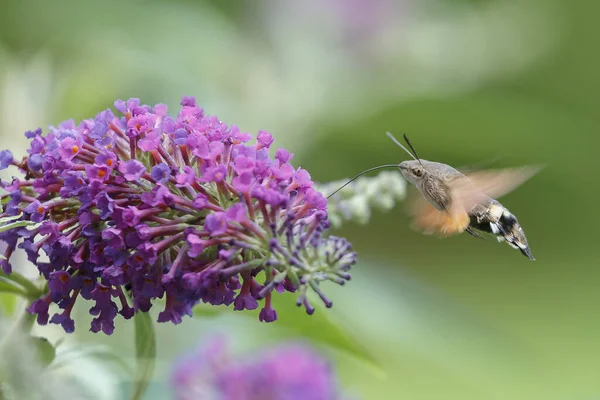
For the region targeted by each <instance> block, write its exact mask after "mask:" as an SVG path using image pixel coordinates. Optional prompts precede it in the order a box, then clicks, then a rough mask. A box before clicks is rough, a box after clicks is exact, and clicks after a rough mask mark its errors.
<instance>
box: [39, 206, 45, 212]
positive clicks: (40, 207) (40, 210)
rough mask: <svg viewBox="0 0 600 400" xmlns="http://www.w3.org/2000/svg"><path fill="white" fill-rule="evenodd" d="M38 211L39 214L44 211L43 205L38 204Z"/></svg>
mask: <svg viewBox="0 0 600 400" xmlns="http://www.w3.org/2000/svg"><path fill="white" fill-rule="evenodd" d="M38 212H39V213H40V214H41V213H43V212H44V207H42V206H39V207H38Z"/></svg>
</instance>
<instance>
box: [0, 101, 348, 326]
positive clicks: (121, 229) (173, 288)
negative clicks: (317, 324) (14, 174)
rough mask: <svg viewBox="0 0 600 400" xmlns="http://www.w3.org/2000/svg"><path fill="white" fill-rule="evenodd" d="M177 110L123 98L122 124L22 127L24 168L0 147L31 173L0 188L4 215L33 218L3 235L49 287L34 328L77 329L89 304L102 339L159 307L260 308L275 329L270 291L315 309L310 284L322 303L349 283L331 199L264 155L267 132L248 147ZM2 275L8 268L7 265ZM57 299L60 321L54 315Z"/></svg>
mask: <svg viewBox="0 0 600 400" xmlns="http://www.w3.org/2000/svg"><path fill="white" fill-rule="evenodd" d="M181 104H182V109H181V111H180V112H179V113H178V115H177V117H176V118H173V117H171V116H169V115H167V114H166V107H165V106H164V105H158V106H155V107H154V108H151V107H149V106H145V105H140V102H139V100H138V99H130V100H128V101H126V102H125V101H120V100H119V101H117V102H115V108H116V109H117V110H118V111H120V112H121V113H123V116H122V117H118V116H115V115H114V114H113V113H112V112H111V111H110V110H106V111H103V112H101V113H99V114H98V115H97V116H96V117H95V118H94V119H89V120H85V121H83V122H81V124H80V125H79V126H76V125H75V123H74V122H73V121H66V122H64V123H62V124H60V125H59V127H58V128H52V129H51V130H50V132H48V133H47V134H46V135H45V136H43V135H42V131H41V130H36V131H33V132H27V133H26V136H27V138H29V139H30V140H31V146H30V149H29V150H28V156H26V157H24V158H23V160H22V161H20V162H17V161H15V160H14V159H13V157H12V153H10V151H8V150H5V151H2V152H0V164H1V167H2V168H4V167H8V166H10V165H14V166H17V167H18V168H19V169H20V170H21V171H24V172H25V174H26V175H25V178H24V179H23V180H22V181H21V180H18V179H14V180H13V182H11V183H5V182H2V183H1V185H0V186H1V187H2V188H4V189H5V190H6V191H7V192H8V193H7V194H4V195H2V203H3V204H4V206H3V210H2V211H3V212H2V214H0V218H1V217H7V216H15V215H19V213H21V212H22V213H23V217H22V218H23V219H25V220H31V221H34V222H40V224H39V225H38V226H37V227H35V228H33V229H31V230H27V229H13V230H9V231H6V232H2V233H1V234H0V240H1V241H3V242H6V246H5V251H4V255H5V256H6V257H7V258H10V256H11V254H12V253H13V251H14V250H15V248H16V247H17V246H18V247H21V248H23V249H24V250H25V251H26V252H27V255H28V258H29V260H30V261H32V262H34V263H35V264H36V265H37V267H38V269H39V271H40V274H42V275H43V276H44V278H45V279H46V280H47V281H48V293H47V294H46V295H44V296H43V297H42V298H40V299H38V300H36V301H35V302H34V303H33V304H32V305H31V307H30V308H29V310H30V312H32V313H34V314H38V321H39V322H40V323H46V322H47V321H48V320H50V322H51V323H57V324H61V325H62V326H63V327H64V329H65V330H66V331H68V332H72V331H73V330H74V323H73V321H72V319H71V318H70V312H71V309H72V307H73V304H74V303H75V301H76V300H77V298H78V297H83V298H84V299H85V300H92V301H94V302H95V304H94V306H93V307H91V309H90V313H91V314H92V315H94V316H95V318H94V320H93V321H92V324H91V330H92V331H94V332H98V331H103V332H104V333H106V334H111V333H112V332H113V329H114V318H115V317H116V316H117V314H121V315H122V316H123V317H124V318H131V317H132V316H133V315H134V313H135V312H138V311H142V312H146V311H148V310H149V309H150V308H151V307H152V302H153V301H154V300H156V299H161V298H164V299H165V300H166V301H165V308H164V310H163V311H162V312H161V313H160V314H159V317H158V321H159V322H165V321H171V322H173V323H179V322H181V319H182V317H183V316H184V315H191V314H192V308H193V307H194V306H195V305H196V304H198V303H199V302H204V303H209V304H213V305H220V304H225V305H231V304H233V305H234V308H235V309H236V310H245V309H250V310H251V309H255V308H257V307H259V302H262V300H264V302H263V308H262V309H261V311H260V315H259V319H260V320H261V321H265V322H271V321H274V320H276V319H277V313H276V311H275V310H274V309H273V307H272V303H271V295H272V293H273V289H278V290H281V288H285V290H288V291H291V292H295V291H297V292H298V300H297V303H298V305H302V306H304V307H305V308H306V311H307V312H308V313H309V314H312V312H313V311H314V308H313V307H312V306H311V305H310V304H309V302H308V300H307V295H306V294H307V291H308V290H309V289H310V290H313V291H315V292H316V293H317V294H318V295H319V296H320V297H321V298H322V299H323V301H324V303H325V304H326V306H328V307H330V306H331V301H329V299H327V297H325V295H324V294H323V292H322V291H321V289H320V287H319V283H320V282H322V281H326V280H328V281H332V282H335V283H338V284H343V283H344V282H345V281H346V280H348V279H350V275H349V273H348V271H349V269H350V267H351V266H352V265H353V264H354V263H355V253H354V252H352V250H351V246H350V244H349V243H347V242H346V241H345V240H344V239H340V238H336V237H323V236H322V232H323V231H324V230H325V229H326V228H327V227H328V226H329V221H328V217H327V212H326V206H327V200H326V199H325V198H324V197H323V195H322V194H321V193H319V192H317V191H316V190H315V189H314V188H313V182H312V180H311V179H310V175H309V174H308V172H307V171H305V170H303V169H301V168H298V169H296V168H294V167H292V165H291V164H289V161H290V159H291V154H290V153H289V152H287V151H285V150H283V149H278V150H277V152H276V154H277V158H276V159H271V158H270V157H269V153H268V151H269V147H270V146H271V145H272V143H273V137H272V135H271V134H269V133H268V132H265V131H261V132H259V134H258V138H257V141H256V143H255V144H253V145H249V144H247V143H246V142H248V141H249V140H250V139H251V136H250V135H248V134H243V133H240V132H239V130H238V128H237V127H235V126H231V127H229V126H227V125H225V124H224V123H222V122H221V121H219V120H218V119H217V118H216V117H212V116H208V115H205V114H204V110H203V109H202V108H199V107H197V106H196V103H195V100H194V98H193V97H184V98H183V100H182V102H181ZM19 242H20V244H19ZM42 251H43V252H44V253H45V254H46V255H47V256H48V261H41V258H40V257H39V255H40V253H41V252H42ZM2 268H3V270H4V271H5V272H7V273H8V272H10V269H11V268H10V264H9V261H8V259H7V260H3V263H2ZM51 303H55V304H57V305H58V306H59V307H60V309H61V310H62V312H61V313H56V314H54V316H53V317H52V318H49V315H48V312H49V310H48V306H49V305H50V304H51ZM130 303H131V304H130Z"/></svg>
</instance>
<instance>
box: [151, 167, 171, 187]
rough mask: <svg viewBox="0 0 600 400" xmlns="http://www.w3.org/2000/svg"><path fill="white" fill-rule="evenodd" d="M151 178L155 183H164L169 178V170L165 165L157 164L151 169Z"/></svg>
mask: <svg viewBox="0 0 600 400" xmlns="http://www.w3.org/2000/svg"><path fill="white" fill-rule="evenodd" d="M151 176H152V178H153V179H154V180H155V181H156V182H160V183H166V182H167V181H168V180H169V177H170V176H171V168H169V167H168V166H167V164H165V163H160V164H157V165H155V166H154V167H152V173H151Z"/></svg>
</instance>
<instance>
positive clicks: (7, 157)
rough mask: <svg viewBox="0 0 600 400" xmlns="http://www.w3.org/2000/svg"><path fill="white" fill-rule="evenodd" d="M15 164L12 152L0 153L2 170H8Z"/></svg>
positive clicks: (4, 151)
mask: <svg viewBox="0 0 600 400" xmlns="http://www.w3.org/2000/svg"><path fill="white" fill-rule="evenodd" d="M12 162H13V154H12V152H11V151H10V150H2V151H0V169H6V168H8V166H9V165H11V164H12Z"/></svg>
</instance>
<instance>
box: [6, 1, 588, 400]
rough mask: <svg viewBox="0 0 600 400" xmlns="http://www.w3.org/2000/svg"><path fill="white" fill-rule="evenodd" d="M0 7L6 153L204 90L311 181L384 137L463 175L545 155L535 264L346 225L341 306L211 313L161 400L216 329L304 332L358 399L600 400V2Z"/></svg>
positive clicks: (198, 324)
mask: <svg viewBox="0 0 600 400" xmlns="http://www.w3.org/2000/svg"><path fill="white" fill-rule="evenodd" d="M1 9H2V11H1V12H0V145H1V146H0V147H1V148H8V147H10V148H11V149H12V150H13V152H14V153H15V154H17V155H21V154H23V153H24V149H25V146H26V142H25V139H24V137H23V132H24V131H25V130H28V129H32V128H36V127H38V126H41V127H47V126H48V125H57V124H58V123H60V122H61V121H63V120H65V119H69V118H73V119H75V120H76V121H79V120H81V119H83V118H89V117H91V116H94V115H95V114H96V113H97V112H98V111H100V110H103V109H105V108H107V107H111V106H112V103H113V101H114V100H115V99H117V98H122V99H127V98H129V97H139V98H141V100H142V102H143V103H146V104H155V103H158V102H163V103H166V104H168V105H169V106H170V108H171V110H176V109H177V108H178V103H179V99H180V98H181V96H183V95H194V96H196V98H197V101H198V103H199V104H200V105H202V106H203V107H204V108H205V109H206V111H207V112H208V113H209V114H213V115H218V116H219V117H220V118H221V119H222V120H223V121H225V122H227V123H230V124H237V125H239V126H240V127H241V128H242V130H244V131H247V132H253V133H255V132H256V131H257V130H258V129H265V130H268V131H270V132H271V133H272V134H273V135H274V136H275V138H276V145H279V146H283V147H286V148H288V149H290V150H292V151H293V152H294V153H295V154H296V157H295V159H294V162H295V164H296V165H301V166H303V167H304V168H306V169H308V170H309V171H310V172H311V174H312V177H313V179H315V180H317V181H320V182H326V181H329V180H337V179H341V178H344V177H349V176H353V175H354V174H356V173H357V172H359V171H361V170H362V169H365V168H368V167H372V166H374V165H379V164H384V163H397V162H399V161H401V160H403V159H405V158H406V155H405V154H403V153H402V152H401V150H400V149H398V148H397V147H395V146H393V145H391V143H390V142H389V141H388V139H387V138H386V137H385V135H384V132H385V131H386V130H390V131H392V132H395V133H397V134H398V135H400V134H401V133H403V132H406V133H408V134H409V135H410V137H411V138H412V140H413V142H414V144H415V145H416V146H417V149H418V151H419V153H420V154H421V156H422V157H423V158H426V159H430V160H436V161H441V162H445V163H449V164H451V165H454V166H461V165H472V164H476V165H481V166H489V167H503V166H517V165H523V164H538V163H542V164H545V165H546V168H545V169H544V170H543V171H542V172H541V173H540V174H539V175H537V176H536V177H534V178H533V179H532V180H531V181H530V182H528V183H526V184H525V185H524V186H522V187H520V188H519V189H518V190H517V191H515V192H513V193H511V194H509V195H507V196H506V197H505V198H503V199H502V201H503V203H504V204H505V205H506V206H507V207H508V208H509V209H511V211H513V212H514V213H515V214H516V215H517V216H518V217H519V220H520V222H521V223H522V225H523V226H524V228H525V230H526V232H527V234H528V238H529V242H530V245H531V247H532V251H533V254H534V256H535V257H536V258H537V261H535V262H530V261H528V260H527V259H526V258H525V257H523V256H522V255H520V254H519V253H518V252H517V251H515V250H512V249H510V248H509V247H508V246H506V245H503V244H502V245H500V244H497V243H496V242H495V241H489V240H488V241H478V240H475V239H473V238H472V237H469V236H468V235H463V236H459V237H453V238H449V239H443V240H439V239H436V238H434V237H428V236H423V235H419V234H418V233H416V232H413V231H412V230H411V229H410V228H409V227H408V226H409V221H408V219H407V217H406V215H405V212H404V210H403V207H402V204H400V205H399V206H397V207H396V208H395V209H394V210H393V211H392V212H389V213H377V212H375V213H373V215H372V218H371V221H370V223H369V224H368V225H364V226H363V225H355V224H351V223H348V224H346V225H344V226H343V227H342V228H341V229H339V230H338V231H336V232H335V233H336V234H338V235H342V236H346V237H347V238H348V239H350V240H351V241H352V242H353V243H354V245H355V247H356V249H357V250H358V251H359V255H360V263H359V264H358V266H357V267H356V268H355V271H354V274H353V277H354V279H353V281H352V282H351V283H350V284H349V285H346V287H344V288H336V287H329V288H327V289H328V292H329V293H330V297H331V298H332V299H333V300H334V303H335V306H334V307H333V308H332V309H330V310H325V309H320V310H318V312H317V315H315V316H313V317H312V318H311V317H308V316H306V315H304V314H303V313H302V312H300V311H298V310H295V309H293V310H284V311H280V321H278V322H277V323H275V324H271V325H264V324H259V323H258V321H256V319H255V318H253V317H250V318H248V317H246V316H244V315H242V314H237V313H235V314H234V313H215V314H214V315H211V313H210V312H208V310H207V311H206V312H205V313H204V314H206V315H203V316H201V317H198V318H194V319H187V320H185V321H184V323H182V324H181V325H180V326H176V327H173V326H162V325H161V326H159V327H158V345H159V364H158V366H157V370H156V373H155V377H154V381H153V383H152V387H151V391H150V392H149V393H148V394H147V396H146V398H147V399H164V398H168V396H169V388H168V380H169V368H170V367H171V365H172V362H173V360H174V359H176V358H177V357H178V356H179V355H181V354H182V353H185V352H186V351H189V349H191V348H194V347H195V346H196V345H198V343H199V342H201V341H202V340H203V339H204V338H206V337H208V336H210V335H214V334H215V332H220V333H223V332H225V333H227V334H228V335H229V336H231V337H232V338H233V339H232V340H233V342H234V344H235V346H236V348H239V349H241V350H245V349H249V348H255V349H260V348H264V347H265V346H269V345H270V344H272V343H274V342H276V341H277V342H279V341H282V340H292V339H302V340H305V341H309V342H312V343H314V345H315V346H317V347H318V348H319V349H320V350H322V351H323V354H325V355H327V356H328V357H330V358H331V359H332V360H333V362H334V365H335V366H336V368H337V371H338V373H339V377H340V382H341V384H342V385H343V386H344V388H345V389H346V390H347V391H348V392H350V393H353V394H356V395H358V396H360V397H362V398H364V399H411V400H429V399H441V398H443V399H448V400H450V399H461V400H466V399H469V400H470V399H474V400H475V399H477V400H481V399H528V400H532V399H545V400H548V399H557V400H558V399H564V400H574V399H583V400H588V399H589V400H591V399H598V398H600V323H599V322H598V321H599V320H600V313H599V312H598V310H600V290H599V288H600V271H599V269H598V265H599V263H598V260H599V251H598V245H597V240H596V239H597V236H598V233H597V228H598V226H600V224H599V222H600V221H599V217H598V211H597V210H598V205H597V198H598V196H599V195H600V190H599V188H598V185H597V181H598V178H597V177H596V174H597V171H598V166H597V162H598V157H597V148H598V145H599V144H600V139H599V137H600V136H599V128H600V126H599V122H600V116H599V115H600V114H599V113H598V104H599V101H598V93H600V72H599V71H600V52H598V38H599V35H600V28H598V22H597V16H598V15H599V13H600V3H598V2H595V1H592V0H587V1H585V0H584V1H577V2H573V1H568V0H518V1H517V0H512V1H511V0H395V1H394V0H371V1H369V0H346V1H344V0H330V1H325V2H323V1H318V0H307V1H291V0H281V1H279V0H262V1H256V2H242V1H234V0H171V1H158V0H154V1H140V0H129V1H126V2H122V1H117V0H104V1H102V2H92V1H77V0H70V1H68V0H53V1H51V2H50V1H42V0H28V1H18V0H3V1H2V3H1ZM4 172H6V171H4ZM80 311H81V315H80V317H81V318H82V320H77V321H79V322H78V325H79V326H80V327H82V328H83V327H85V325H86V324H87V322H88V320H89V318H90V317H89V316H86V315H85V310H80ZM323 314H326V316H325V315H323ZM127 325H131V324H125V325H122V326H119V327H118V328H117V330H116V333H115V335H114V336H112V337H110V338H107V337H103V336H100V335H93V334H91V333H88V332H85V329H77V332H76V333H75V334H74V335H72V336H71V337H69V338H68V340H67V341H66V342H65V345H68V344H71V345H74V344H76V343H78V344H85V345H86V346H96V347H97V346H103V348H108V349H110V350H111V351H113V352H115V353H116V354H118V355H119V356H120V357H122V358H124V359H126V360H130V359H131V358H132V356H133V339H132V329H131V327H130V326H127ZM45 333H46V334H48V335H50V336H51V337H53V336H52V335H55V336H54V338H55V340H56V339H57V338H58V337H59V333H60V332H59V331H57V330H53V329H47V330H46V331H45ZM341 338H343V339H341ZM63 373H64V374H66V375H68V376H73V377H76V379H77V380H79V382H83V383H82V385H83V386H85V387H87V388H88V389H89V391H90V392H92V393H93V396H94V398H98V399H110V398H117V399H118V398H125V397H124V396H125V393H126V391H127V386H128V382H129V381H130V377H129V375H128V374H127V373H126V371H124V370H122V369H119V368H116V367H114V366H112V365H111V364H110V363H106V362H102V361H98V360H97V359H94V358H91V357H88V358H86V357H84V356H81V357H75V358H73V359H72V360H71V362H70V364H69V365H67V366H65V368H63ZM73 379H75V378H73Z"/></svg>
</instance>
